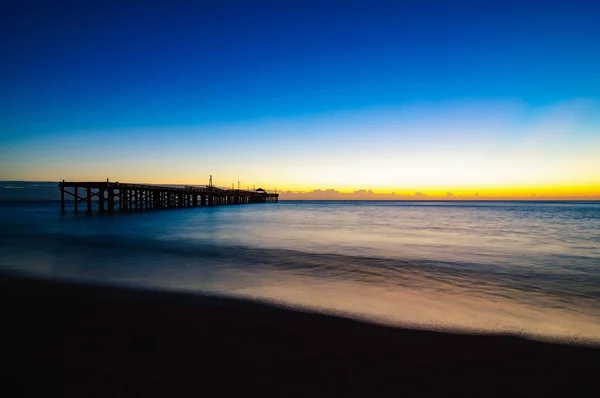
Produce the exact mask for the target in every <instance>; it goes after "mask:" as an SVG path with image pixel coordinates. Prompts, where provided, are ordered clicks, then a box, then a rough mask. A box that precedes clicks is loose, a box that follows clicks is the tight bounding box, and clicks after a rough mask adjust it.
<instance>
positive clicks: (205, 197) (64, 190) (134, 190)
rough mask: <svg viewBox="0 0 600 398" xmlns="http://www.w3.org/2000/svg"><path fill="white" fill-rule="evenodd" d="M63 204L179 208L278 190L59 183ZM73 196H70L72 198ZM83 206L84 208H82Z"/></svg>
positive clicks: (254, 198) (245, 199)
mask: <svg viewBox="0 0 600 398" xmlns="http://www.w3.org/2000/svg"><path fill="white" fill-rule="evenodd" d="M58 188H59V189H60V207H61V210H62V211H63V212H64V211H66V205H67V202H70V201H68V200H67V199H72V206H73V211H75V212H77V211H79V210H85V211H88V212H92V211H93V209H94V207H97V209H98V211H100V212H114V211H135V210H138V211H140V210H151V209H155V210H159V209H177V208H183V207H198V206H217V205H234V204H235V205H241V204H250V203H277V202H278V201H279V194H277V193H269V192H267V191H265V190H263V189H261V188H258V189H256V190H240V189H223V188H217V187H214V186H212V178H211V185H206V186H198V185H188V186H168V185H144V184H129V183H119V182H109V181H108V180H107V181H103V182H66V181H64V180H63V181H61V182H59V183H58ZM69 197H70V198H69ZM80 206H81V209H80Z"/></svg>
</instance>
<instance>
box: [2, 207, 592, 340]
mask: <svg viewBox="0 0 600 398" xmlns="http://www.w3.org/2000/svg"><path fill="white" fill-rule="evenodd" d="M59 207H60V206H59V203H58V202H56V201H43V202H36V201H31V200H29V201H15V200H12V201H5V202H0V272H4V273H13V274H15V273H16V274H26V275H33V276H37V277H41V278H50V279H57V280H68V281H75V282H85V283H92V284H102V285H118V286H128V287H135V288H145V289H157V290H169V291H171V290H172V291H186V292H194V293H202V294H214V295H222V296H234V297H242V298H250V299H253V300H261V301H268V302H271V303H275V304H276V305H282V306H287V307H293V308H301V309H307V310H311V311H320V312H324V313H328V314H336V315H340V316H345V317H351V318H357V319H361V320H366V321H369V322H375V323H380V324H386V325H394V326H402V327H411V328H420V329H435V330H445V331H458V332H469V333H501V334H504V333H508V334H515V335H519V336H525V337H528V338H534V339H542V340H558V341H577V342H584V343H598V342H600V202H456V201H454V202H450V201H448V202H425V201H423V202H410V201H379V202H377V201H280V202H279V203H272V204H251V205H232V206H215V207H199V208H189V209H176V210H162V211H146V212H140V213H122V214H120V213H115V214H113V215H109V214H104V215H103V214H98V213H94V214H91V215H88V214H86V213H85V212H79V213H78V214H74V213H73V212H70V211H67V212H66V213H65V214H62V213H61V212H60V208H59ZM24 294H26V293H24Z"/></svg>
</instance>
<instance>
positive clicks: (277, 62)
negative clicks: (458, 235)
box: [0, 0, 600, 197]
mask: <svg viewBox="0 0 600 398" xmlns="http://www.w3.org/2000/svg"><path fill="white" fill-rule="evenodd" d="M12 3H14V4H12V5H4V6H3V10H2V13H1V16H0V18H1V21H0V22H1V24H0V33H1V37H3V40H1V41H0V57H1V59H2V62H1V63H0V68H1V69H0V72H1V73H0V94H1V97H0V101H1V102H0V105H1V108H2V112H1V114H0V179H2V180H49V181H56V180H59V179H63V178H65V179H67V180H71V181H74V180H103V179H105V178H107V177H110V178H111V180H119V181H129V182H134V181H135V182H152V183H198V184H202V183H207V180H208V175H209V174H212V175H213V176H214V179H215V183H216V184H217V185H221V186H231V183H236V185H237V181H240V182H241V185H242V186H248V185H250V186H252V185H256V186H259V185H260V186H264V187H268V188H274V187H277V188H278V190H291V191H312V190H313V189H330V188H331V189H336V190H339V191H342V192H352V191H354V190H359V189H367V190H368V189H373V190H374V191H376V192H381V193H385V192H387V193H389V192H397V193H415V192H423V193H427V194H429V195H447V192H452V193H453V194H456V195H459V196H460V195H465V196H469V195H474V194H475V192H478V193H480V194H483V195H491V196H494V195H498V196H511V195H513V196H515V197H517V196H519V197H520V196H528V195H531V194H532V193H536V194H538V195H551V196H565V197H574V196H585V195H595V196H598V197H600V50H599V49H600V3H598V2H597V1H588V2H582V1H563V2H553V1H523V0H521V1H442V0H438V1H390V2H386V1H351V0H346V1H310V0H309V1H307V0H304V1H283V0H280V1H268V2H267V1H256V0H255V1H226V0H223V1H204V2H201V1H189V2H188V1H171V2H166V1H165V2H153V1H141V0H129V1H118V2H116V1H106V0H105V1H81V2H80V1H72V2H68V3H67V2H56V1H52V2H51V1H44V2H32V1H20V2H12Z"/></svg>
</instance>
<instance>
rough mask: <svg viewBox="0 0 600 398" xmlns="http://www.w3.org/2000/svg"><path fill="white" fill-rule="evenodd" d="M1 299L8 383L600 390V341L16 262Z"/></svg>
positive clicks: (23, 390) (28, 386) (113, 389)
mask: <svg viewBox="0 0 600 398" xmlns="http://www.w3.org/2000/svg"><path fill="white" fill-rule="evenodd" d="M0 299H1V303H2V304H1V312H0V358H1V359H0V362H1V363H0V365H2V368H3V369H4V370H3V371H2V373H1V374H2V379H3V380H2V383H1V384H0V388H1V389H3V390H5V391H0V395H2V396H4V397H12V396H72V397H84V396H109V397H121V396H123V397H130V396H131V397H152V396H161V397H170V396H187V397H192V396H222V395H230V394H234V393H235V394H237V395H240V394H243V395H242V396H256V397H260V396H265V395H278V396H287V397H289V396H306V397H311V396H369V397H371V396H372V397H377V396H390V395H392V396H430V395H435V396H449V395H452V396H455V395H456V396H479V397H481V396H552V395H554V396H574V395H582V396H583V395H585V396H595V395H596V394H597V393H598V391H597V390H598V388H599V386H600V384H598V383H599V382H600V379H599V377H600V376H599V375H600V373H598V372H600V350H599V349H597V348H584V347H574V346H566V345H555V344H548V343H541V342H535V341H529V340H526V339H521V338H518V337H510V336H474V335H471V336H469V335H459V334H446V333H440V332H428V331H417V330H403V329H396V328H388V327H382V326H376V325H371V324H367V323H361V322H358V321H353V320H348V319H343V318H338V317H333V316H327V315H320V314H311V313H303V312H298V311H293V310H286V309H280V308H276V307H273V306H269V305H266V304H259V303H253V302H249V301H243V300H234V299H222V298H214V297H205V296H197V295H188V294H175V293H155V292H149V291H140V290H127V289H117V288H107V287H91V286H76V285H71V284H60V283H57V282H50V281H41V280H31V279H24V278H17V277H14V276H6V275H4V276H0ZM11 390H12V391H11Z"/></svg>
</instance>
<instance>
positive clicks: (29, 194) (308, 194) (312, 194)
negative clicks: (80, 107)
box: [0, 181, 600, 201]
mask: <svg viewBox="0 0 600 398" xmlns="http://www.w3.org/2000/svg"><path fill="white" fill-rule="evenodd" d="M163 185H178V184H163ZM279 194H280V198H281V199H280V200H406V201H423V200H432V201H460V200H468V201H475V200H531V201H561V200H562V201H599V200H600V193H599V194H594V195H582V196H544V195H535V194H532V195H531V196H483V195H478V194H473V195H455V194H453V193H451V192H448V193H447V194H446V195H445V196H439V195H429V194H427V192H415V193H413V194H400V193H393V192H392V193H378V192H375V191H373V190H364V189H362V190H356V191H353V192H340V191H338V190H335V189H324V190H322V189H315V190H312V191H304V192H297V191H279ZM59 199H60V194H59V190H58V182H54V181H0V201H47V200H59Z"/></svg>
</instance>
